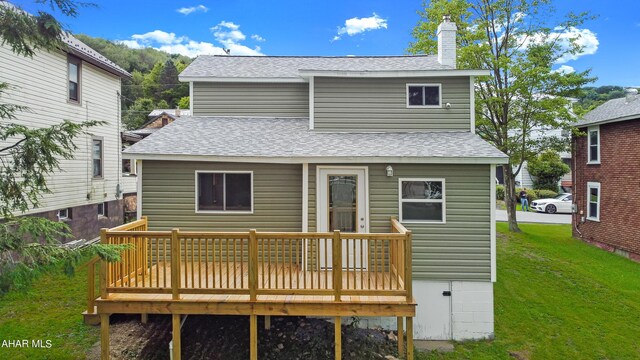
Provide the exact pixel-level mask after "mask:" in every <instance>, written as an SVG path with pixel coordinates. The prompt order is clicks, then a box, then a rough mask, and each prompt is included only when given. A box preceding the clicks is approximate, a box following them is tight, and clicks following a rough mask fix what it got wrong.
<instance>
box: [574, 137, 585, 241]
mask: <svg viewBox="0 0 640 360" xmlns="http://www.w3.org/2000/svg"><path fill="white" fill-rule="evenodd" d="M572 138H573V140H574V141H571V162H572V163H573V170H572V171H573V179H572V181H573V201H574V203H573V204H574V205H575V209H572V210H574V211H573V228H574V229H575V230H576V232H577V233H578V234H579V235H580V238H581V239H582V238H583V236H582V233H581V232H580V230H579V229H578V218H579V216H580V213H579V212H578V202H577V201H576V195H577V193H578V186H577V184H578V171H577V169H578V168H577V166H578V159H577V154H578V151H577V147H578V138H577V136H576V135H575V134H573V135H572Z"/></svg>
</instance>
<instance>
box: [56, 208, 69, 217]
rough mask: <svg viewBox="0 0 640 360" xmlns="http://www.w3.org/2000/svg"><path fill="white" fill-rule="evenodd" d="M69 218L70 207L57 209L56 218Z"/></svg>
mask: <svg viewBox="0 0 640 360" xmlns="http://www.w3.org/2000/svg"><path fill="white" fill-rule="evenodd" d="M69 219H71V208H66V209H60V210H58V220H69Z"/></svg>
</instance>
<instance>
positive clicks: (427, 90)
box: [407, 84, 442, 108]
mask: <svg viewBox="0 0 640 360" xmlns="http://www.w3.org/2000/svg"><path fill="white" fill-rule="evenodd" d="M441 90H442V86H441V85H440V84H407V107H408V108H439V107H442V99H441V98H442V96H441Z"/></svg>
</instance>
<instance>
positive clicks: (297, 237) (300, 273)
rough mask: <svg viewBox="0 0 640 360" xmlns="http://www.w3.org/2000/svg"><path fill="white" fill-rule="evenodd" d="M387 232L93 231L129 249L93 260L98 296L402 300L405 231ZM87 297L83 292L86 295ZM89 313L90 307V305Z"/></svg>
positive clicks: (398, 227) (406, 268)
mask: <svg viewBox="0 0 640 360" xmlns="http://www.w3.org/2000/svg"><path fill="white" fill-rule="evenodd" d="M390 229H391V231H390V232H389V233H380V234H371V233H341V232H340V231H334V232H315V233H302V232H283V233H279V232H259V231H255V230H250V231H247V232H191V231H180V230H179V229H173V230H172V231H147V219H146V218H145V217H143V218H142V219H140V220H138V221H135V222H132V223H130V224H126V225H123V226H120V227H117V228H113V229H110V230H107V229H103V230H102V231H101V241H102V243H104V244H130V245H131V247H130V248H129V249H127V250H124V251H123V253H122V259H121V261H119V262H111V263H107V262H105V261H101V266H100V292H101V297H102V298H103V299H106V298H108V297H109V294H112V293H156V294H172V298H173V299H176V300H177V299H180V298H181V295H183V294H244V295H249V298H250V300H251V301H255V300H256V299H257V296H259V295H322V296H333V297H334V301H340V299H341V296H343V295H352V296H353V295H355V296H366V295H371V296H406V297H407V300H408V301H411V299H412V291H411V237H412V234H411V231H408V230H407V229H405V228H404V226H402V224H400V223H399V222H398V221H397V220H396V219H393V218H392V219H391V223H390ZM89 296H90V297H91V296H92V295H91V294H90V295H89ZM90 306H91V308H93V305H92V303H91V304H90Z"/></svg>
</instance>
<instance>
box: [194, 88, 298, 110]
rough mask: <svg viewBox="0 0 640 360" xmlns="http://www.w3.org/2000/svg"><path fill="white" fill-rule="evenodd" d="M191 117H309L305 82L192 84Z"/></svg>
mask: <svg viewBox="0 0 640 360" xmlns="http://www.w3.org/2000/svg"><path fill="white" fill-rule="evenodd" d="M192 114H193V115H194V116H284V117H307V116H309V84H307V83H215V82H194V83H193V109H192Z"/></svg>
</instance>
